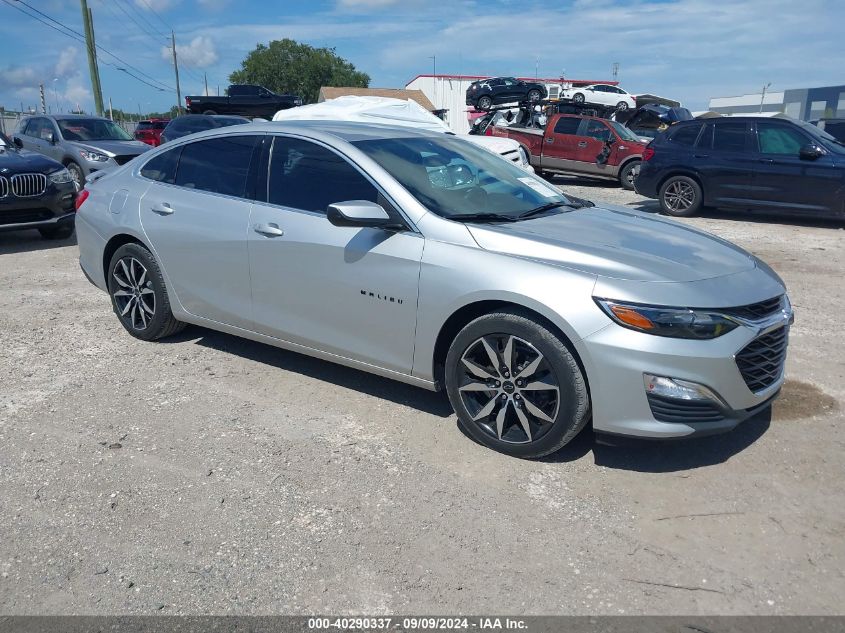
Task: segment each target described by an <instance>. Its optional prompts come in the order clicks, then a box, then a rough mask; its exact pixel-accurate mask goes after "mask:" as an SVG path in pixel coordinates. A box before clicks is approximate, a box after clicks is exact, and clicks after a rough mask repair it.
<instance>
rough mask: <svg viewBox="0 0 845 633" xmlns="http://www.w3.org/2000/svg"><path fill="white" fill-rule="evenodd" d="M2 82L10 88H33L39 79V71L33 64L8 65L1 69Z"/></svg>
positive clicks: (0, 79)
mask: <svg viewBox="0 0 845 633" xmlns="http://www.w3.org/2000/svg"><path fill="white" fill-rule="evenodd" d="M0 83H2V84H4V85H5V86H6V87H8V88H12V89H21V88H32V87H33V86H36V85H37V84H38V83H39V81H38V72H37V71H36V70H35V68H33V67H31V66H7V67H6V68H4V69H3V70H0Z"/></svg>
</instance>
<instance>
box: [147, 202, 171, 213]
mask: <svg viewBox="0 0 845 633" xmlns="http://www.w3.org/2000/svg"><path fill="white" fill-rule="evenodd" d="M150 210H151V211H152V212H153V213H158V214H159V215H170V214H172V213H173V207H171V206H170V205H169V204H168V203H167V202H162V203H161V204H154V205H153V206H152V207H150Z"/></svg>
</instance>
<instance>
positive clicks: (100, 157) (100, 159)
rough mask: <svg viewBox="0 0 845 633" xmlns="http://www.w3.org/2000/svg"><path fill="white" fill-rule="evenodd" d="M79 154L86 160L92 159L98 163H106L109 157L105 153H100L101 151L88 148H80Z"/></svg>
mask: <svg viewBox="0 0 845 633" xmlns="http://www.w3.org/2000/svg"><path fill="white" fill-rule="evenodd" d="M79 155H80V156H82V158H84V159H85V160H92V161H94V162H97V163H104V162H106V161H107V160H108V159H109V157H108V156H106V155H105V154H100V153H99V152H91V151H88V150H86V149H81V150H79Z"/></svg>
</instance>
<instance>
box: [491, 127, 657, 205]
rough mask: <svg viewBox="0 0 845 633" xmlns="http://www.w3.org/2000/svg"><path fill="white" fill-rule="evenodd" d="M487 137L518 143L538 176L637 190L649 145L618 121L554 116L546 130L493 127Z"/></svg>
mask: <svg viewBox="0 0 845 633" xmlns="http://www.w3.org/2000/svg"><path fill="white" fill-rule="evenodd" d="M488 129H489V130H491V131H490V132H488V134H492V136H504V137H506V138H510V139H513V140H515V141H518V142H519V143H520V145H522V146H523V148H525V151H526V152H528V155H529V156H530V159H531V165H532V166H533V167H534V169H536V170H537V171H538V172H539V173H541V174H542V173H543V172H551V173H566V174H578V175H580V176H590V177H591V178H607V179H610V180H618V181H619V183H620V184H621V185H622V186H623V187H624V188H625V189H633V188H634V180H635V179H636V177H637V173H638V172H639V169H640V160H641V158H642V154H643V150H644V149H645V146H646V144H645V143H643V142H642V141H641V140H640V138H639V137H638V136H637V135H636V134H634V133H633V132H632V131H631V130H629V129H628V128H626V127H624V126H623V125H620V124H619V123H617V122H615V121H609V120H607V119H599V118H596V117H590V116H581V115H573V114H554V115H552V116H550V117H549V120H548V122H547V123H546V128H545V129H540V128H530V127H508V126H496V125H491V126H490V128H488Z"/></svg>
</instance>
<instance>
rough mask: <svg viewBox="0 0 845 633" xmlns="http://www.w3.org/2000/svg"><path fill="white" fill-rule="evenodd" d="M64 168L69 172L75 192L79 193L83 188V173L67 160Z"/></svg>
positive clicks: (76, 165)
mask: <svg viewBox="0 0 845 633" xmlns="http://www.w3.org/2000/svg"><path fill="white" fill-rule="evenodd" d="M65 167H67V170H68V171H69V172H70V177H71V179H72V180H73V182H74V184H75V185H76V190H77V191H81V190H82V187H84V186H85V173H84V172H83V171H82V167H80V166H79V164H78V163H76V162H74V161H72V160H69V161H68V162H67V163H66V164H65Z"/></svg>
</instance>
